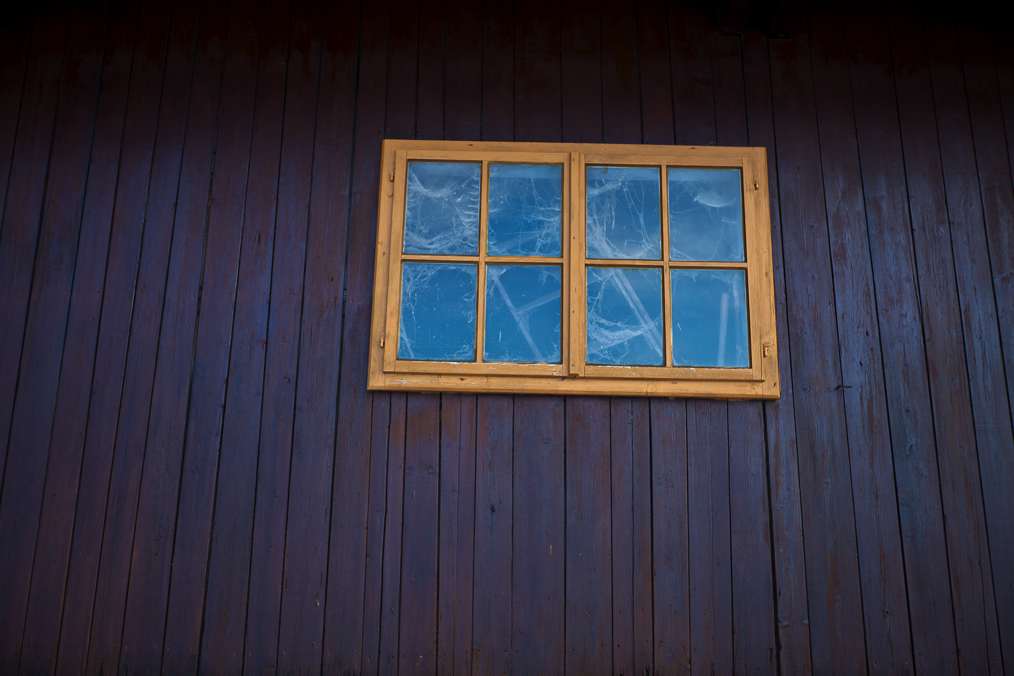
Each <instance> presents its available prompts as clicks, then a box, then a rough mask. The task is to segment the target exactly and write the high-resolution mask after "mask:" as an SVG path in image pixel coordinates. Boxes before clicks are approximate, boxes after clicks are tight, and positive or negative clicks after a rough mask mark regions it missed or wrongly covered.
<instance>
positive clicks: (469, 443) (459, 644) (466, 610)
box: [437, 395, 476, 674]
mask: <svg viewBox="0 0 1014 676" xmlns="http://www.w3.org/2000/svg"><path fill="white" fill-rule="evenodd" d="M440 415H441V423H440V541H441V542H440V579H439V581H438V583H437V584H438V585H439V588H440V599H439V604H440V608H439V615H440V617H439V620H438V627H437V671H438V672H439V673H445V674H467V673H470V666H471V659H470V658H471V645H472V587H473V584H474V580H473V576H472V561H473V552H474V548H473V545H474V541H475V415H476V410H475V397H474V396H462V395H445V396H444V399H443V404H442V406H441V410H440Z"/></svg>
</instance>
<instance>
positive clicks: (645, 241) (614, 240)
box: [585, 167, 662, 260]
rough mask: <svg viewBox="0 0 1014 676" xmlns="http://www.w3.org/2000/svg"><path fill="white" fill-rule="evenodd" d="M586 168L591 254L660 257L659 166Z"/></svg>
mask: <svg viewBox="0 0 1014 676" xmlns="http://www.w3.org/2000/svg"><path fill="white" fill-rule="evenodd" d="M586 171H587V173H586V177H585V188H586V192H587V204H586V218H585V221H586V229H585V239H586V241H587V244H588V258H626V259H647V260H658V259H659V258H661V257H662V218H661V206H660V204H661V199H662V198H661V192H660V186H661V183H660V179H659V170H658V168H657V167H588V168H587V170H586Z"/></svg>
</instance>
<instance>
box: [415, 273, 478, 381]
mask: <svg viewBox="0 0 1014 676" xmlns="http://www.w3.org/2000/svg"><path fill="white" fill-rule="evenodd" d="M475 287H476V267H475V265H474V264H464V265H462V264H450V263H405V264H404V267H403V268H402V273H401V321H400V322H399V324H398V329H399V330H398V358H399V359H417V360H422V361H475V314H476V311H475V293H476V291H475Z"/></svg>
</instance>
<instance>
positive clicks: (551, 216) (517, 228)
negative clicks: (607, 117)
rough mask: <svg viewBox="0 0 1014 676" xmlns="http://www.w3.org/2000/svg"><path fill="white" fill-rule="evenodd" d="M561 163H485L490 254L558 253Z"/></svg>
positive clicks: (488, 250) (561, 185)
mask: <svg viewBox="0 0 1014 676" xmlns="http://www.w3.org/2000/svg"><path fill="white" fill-rule="evenodd" d="M562 204H563V165H560V164H504V163H492V164H490V165H489V236H488V239H489V241H488V243H487V249H486V250H487V252H488V253H489V255H491V256H559V255H560V251H561V242H560V239H561V231H562V229H561V221H562V206H561V205H562Z"/></svg>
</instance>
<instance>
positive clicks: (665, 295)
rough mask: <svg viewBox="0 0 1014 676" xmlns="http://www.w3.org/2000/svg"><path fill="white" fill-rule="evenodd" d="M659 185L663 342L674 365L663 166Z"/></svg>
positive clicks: (667, 360) (666, 173) (666, 183)
mask: <svg viewBox="0 0 1014 676" xmlns="http://www.w3.org/2000/svg"><path fill="white" fill-rule="evenodd" d="M661 171H662V175H661V177H660V181H659V184H660V185H659V187H660V188H661V190H662V343H663V349H664V350H665V355H663V356H664V358H665V365H666V366H672V365H673V354H674V352H675V350H674V348H673V344H672V342H673V338H674V336H673V330H672V288H671V286H672V275H671V274H670V273H669V169H668V167H667V166H666V165H665V164H662V166H661Z"/></svg>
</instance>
